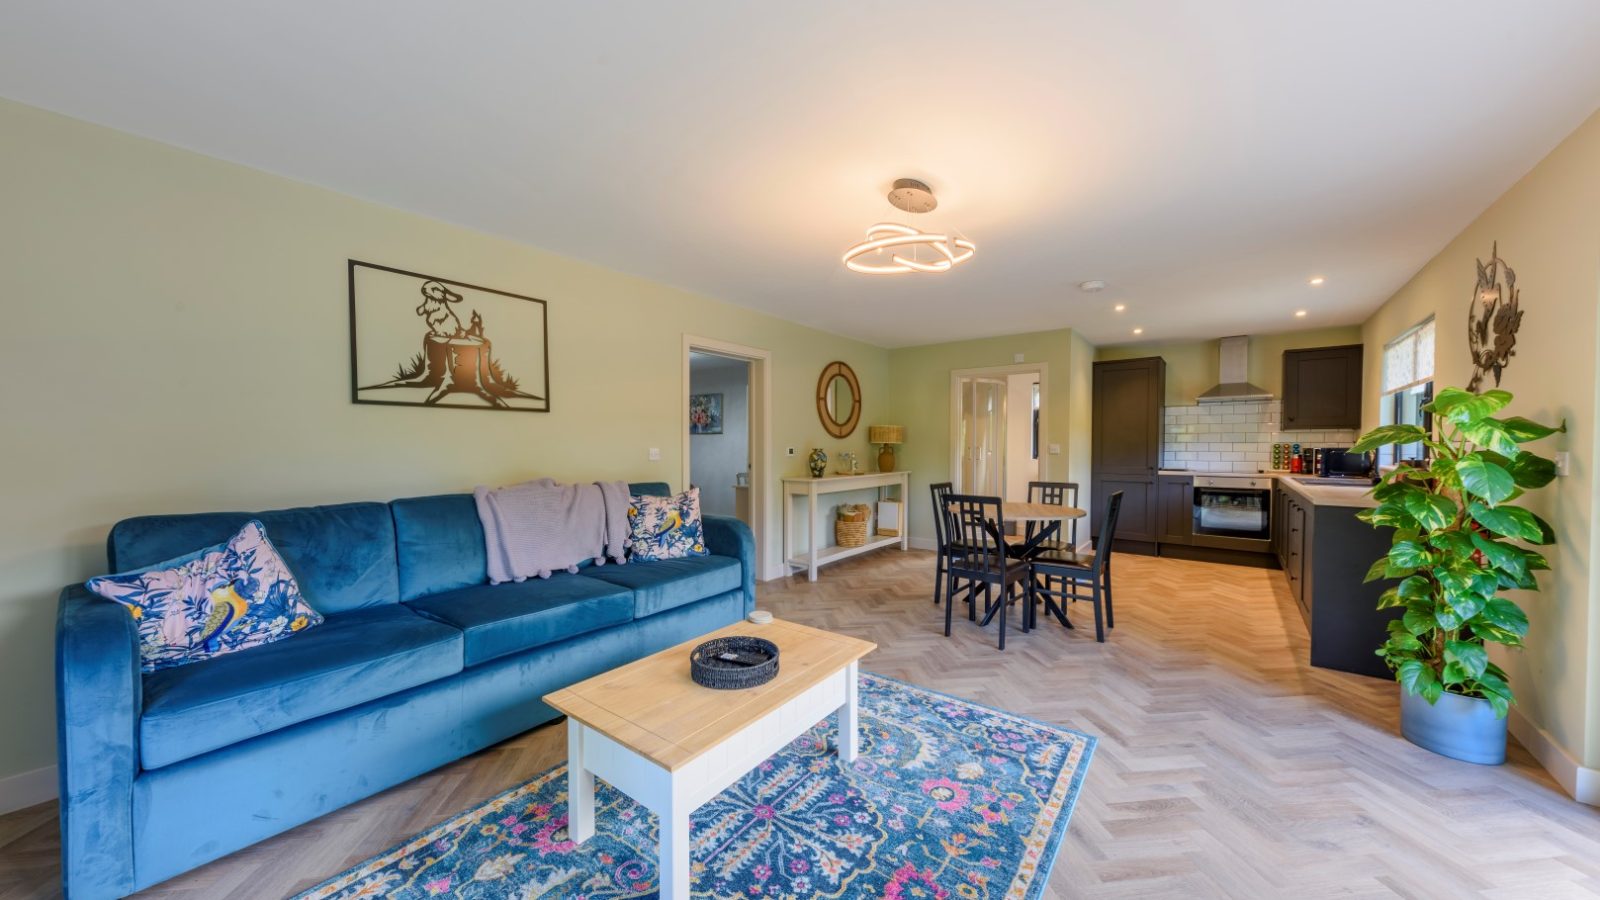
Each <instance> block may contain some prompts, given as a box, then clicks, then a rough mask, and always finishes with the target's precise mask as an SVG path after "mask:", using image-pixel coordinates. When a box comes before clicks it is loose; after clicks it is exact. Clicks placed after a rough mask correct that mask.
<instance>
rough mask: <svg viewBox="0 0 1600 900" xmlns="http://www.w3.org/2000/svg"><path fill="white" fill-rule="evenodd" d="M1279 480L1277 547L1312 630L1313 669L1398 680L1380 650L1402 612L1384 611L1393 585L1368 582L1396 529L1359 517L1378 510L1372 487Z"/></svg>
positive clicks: (1275, 510) (1275, 514)
mask: <svg viewBox="0 0 1600 900" xmlns="http://www.w3.org/2000/svg"><path fill="white" fill-rule="evenodd" d="M1309 482H1310V483H1307V481H1303V480H1300V479H1297V478H1295V477H1294V476H1292V475H1286V476H1282V477H1280V478H1278V479H1277V481H1276V484H1275V487H1274V490H1273V509H1272V513H1273V515H1272V520H1273V523H1274V524H1273V534H1272V543H1273V549H1274V551H1275V552H1276V553H1277V556H1278V561H1279V562H1280V563H1281V564H1282V566H1283V571H1284V574H1285V576H1286V577H1287V578H1288V581H1289V593H1290V594H1291V595H1292V596H1293V597H1294V600H1295V604H1296V606H1297V607H1298V608H1299V610H1300V615H1301V617H1302V618H1304V619H1305V623H1306V629H1307V630H1308V631H1310V633H1311V664H1312V665H1314V666H1321V667H1323V668H1328V669H1339V670H1340V671H1344V672H1355V673H1357V674H1361V675H1373V676H1376V677H1380V678H1389V677H1391V675H1390V672H1389V669H1388V667H1387V666H1385V665H1384V663H1383V660H1381V659H1379V658H1378V657H1377V655H1376V654H1375V652H1374V651H1376V650H1377V649H1378V646H1379V645H1380V644H1382V643H1383V642H1384V639H1385V638H1386V637H1387V635H1388V626H1389V621H1390V620H1391V619H1397V618H1399V617H1400V613H1401V610H1399V609H1383V610H1380V609H1378V597H1379V595H1380V594H1382V593H1383V592H1384V591H1385V590H1387V589H1388V588H1389V587H1391V586H1393V584H1394V583H1393V582H1392V581H1387V580H1380V581H1374V582H1371V583H1366V582H1365V578H1366V576H1367V570H1368V569H1370V568H1371V567H1372V564H1373V562H1375V561H1376V560H1378V559H1379V558H1381V557H1382V556H1384V555H1385V554H1386V553H1388V552H1389V542H1390V539H1391V538H1392V536H1393V529H1389V528H1373V527H1372V526H1371V525H1368V524H1367V523H1366V522H1363V521H1361V520H1360V519H1358V518H1356V513H1358V512H1360V511H1361V510H1363V509H1368V508H1371V507H1374V506H1376V505H1377V501H1376V500H1374V499H1373V498H1372V492H1371V489H1370V485H1342V484H1327V483H1324V480H1323V479H1311V480H1309Z"/></svg>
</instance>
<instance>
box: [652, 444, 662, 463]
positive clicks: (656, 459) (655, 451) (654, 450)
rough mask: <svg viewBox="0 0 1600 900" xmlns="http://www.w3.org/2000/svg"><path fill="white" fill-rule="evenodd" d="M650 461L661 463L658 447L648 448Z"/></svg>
mask: <svg viewBox="0 0 1600 900" xmlns="http://www.w3.org/2000/svg"><path fill="white" fill-rule="evenodd" d="M650 461H651V462H660V461H661V448H660V447H651V448H650Z"/></svg>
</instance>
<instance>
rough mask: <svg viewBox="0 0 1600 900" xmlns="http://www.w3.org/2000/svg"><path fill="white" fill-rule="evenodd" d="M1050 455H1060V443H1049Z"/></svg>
mask: <svg viewBox="0 0 1600 900" xmlns="http://www.w3.org/2000/svg"><path fill="white" fill-rule="evenodd" d="M1050 455H1051V456H1060V455H1061V445H1060V444H1051V445H1050Z"/></svg>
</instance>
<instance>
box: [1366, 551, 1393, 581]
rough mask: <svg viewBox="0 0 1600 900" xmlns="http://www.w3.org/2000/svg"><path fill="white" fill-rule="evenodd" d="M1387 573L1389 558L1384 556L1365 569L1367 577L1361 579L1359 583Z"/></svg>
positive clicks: (1384, 575)
mask: <svg viewBox="0 0 1600 900" xmlns="http://www.w3.org/2000/svg"><path fill="white" fill-rule="evenodd" d="M1388 574H1389V558H1388V557H1387V556H1386V557H1384V558H1383V559H1380V560H1378V561H1377V562H1375V563H1373V564H1372V566H1371V567H1370V568H1368V569H1367V577H1365V578H1363V579H1361V583H1362V584H1366V583H1368V582H1373V581H1377V580H1378V579H1380V578H1384V577H1387V576H1388Z"/></svg>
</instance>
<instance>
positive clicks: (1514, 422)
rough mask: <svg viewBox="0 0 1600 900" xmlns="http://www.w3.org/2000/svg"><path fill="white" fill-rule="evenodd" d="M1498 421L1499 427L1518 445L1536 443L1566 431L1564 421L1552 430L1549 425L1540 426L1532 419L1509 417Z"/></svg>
mask: <svg viewBox="0 0 1600 900" xmlns="http://www.w3.org/2000/svg"><path fill="white" fill-rule="evenodd" d="M1499 421H1500V425H1501V427H1503V428H1504V429H1505V431H1506V433H1507V434H1509V435H1510V436H1511V438H1512V440H1515V441H1517V442H1519V443H1520V442H1522V441H1537V440H1539V439H1540V438H1547V437H1549V436H1550V435H1552V434H1556V433H1558V432H1563V431H1566V430H1567V423H1566V422H1565V421H1562V423H1561V424H1560V425H1557V426H1556V427H1554V428H1551V427H1550V426H1549V425H1541V424H1539V423H1538V422H1535V421H1533V420H1532V419H1527V418H1523V417H1522V416H1511V417H1509V418H1505V419H1501V420H1499Z"/></svg>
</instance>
